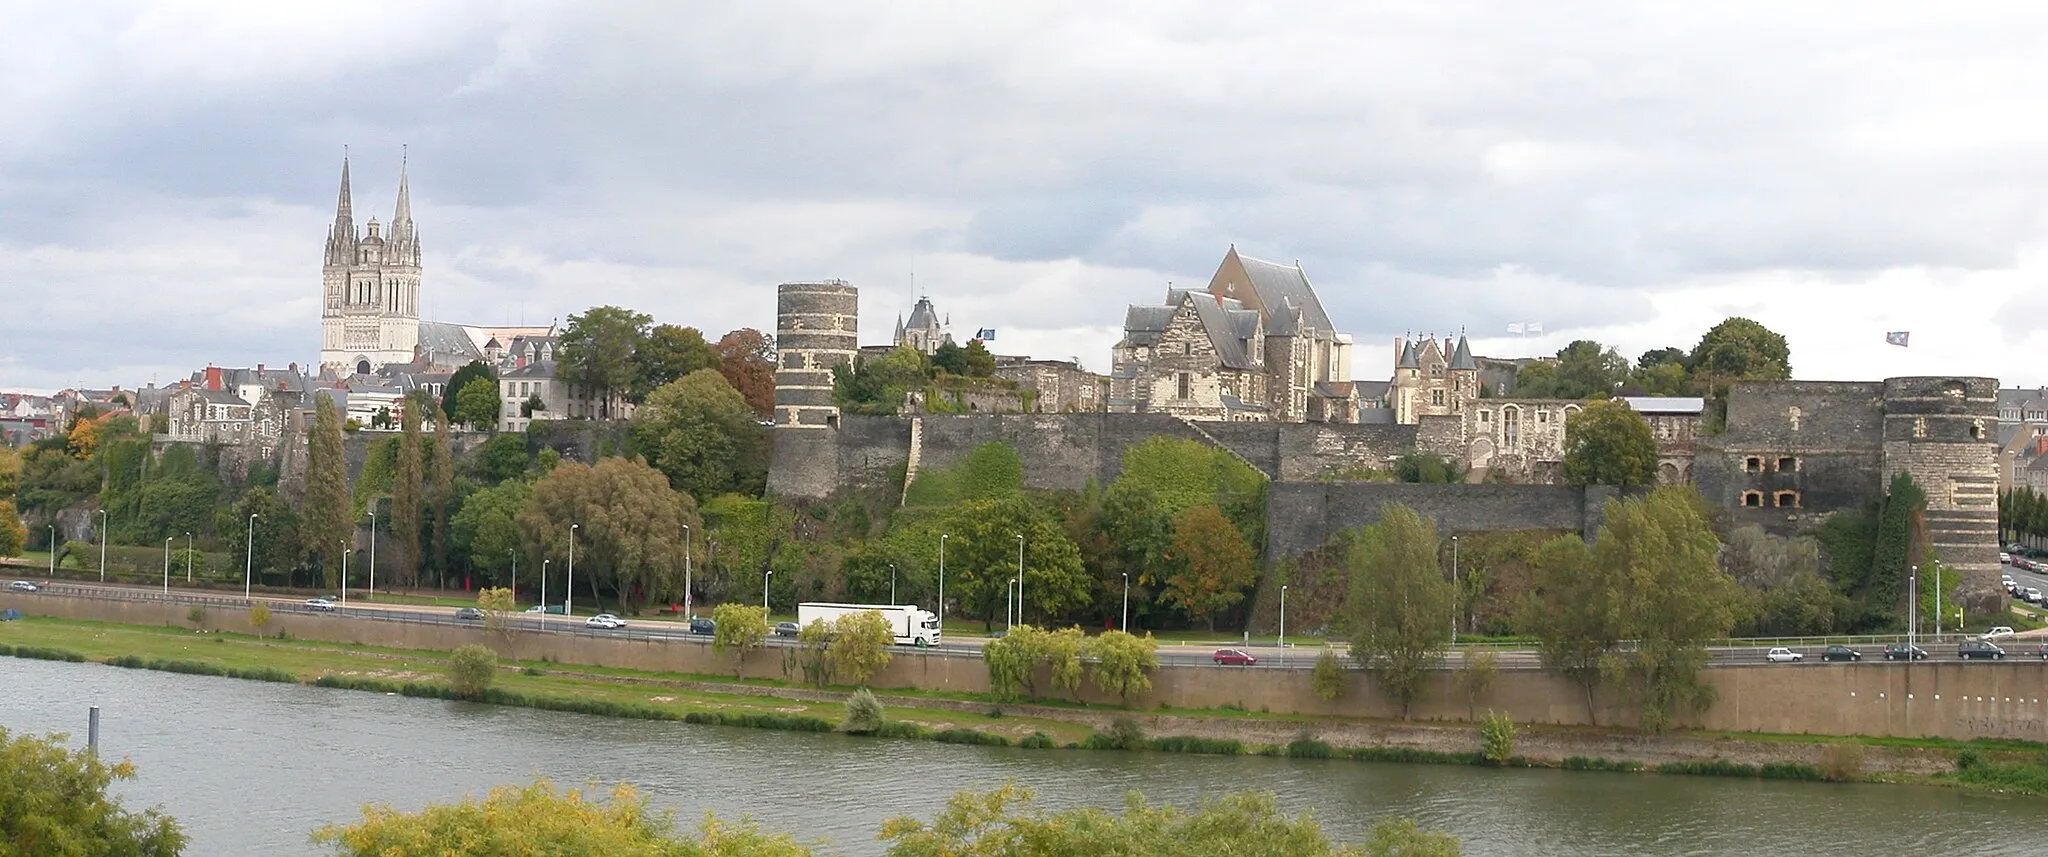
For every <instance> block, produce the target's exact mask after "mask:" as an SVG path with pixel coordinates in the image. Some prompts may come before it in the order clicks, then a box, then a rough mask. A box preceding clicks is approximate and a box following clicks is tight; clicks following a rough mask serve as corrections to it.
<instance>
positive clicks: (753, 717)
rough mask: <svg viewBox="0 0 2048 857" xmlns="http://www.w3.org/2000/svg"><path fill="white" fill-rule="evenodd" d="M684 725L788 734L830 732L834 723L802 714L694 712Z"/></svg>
mask: <svg viewBox="0 0 2048 857" xmlns="http://www.w3.org/2000/svg"><path fill="white" fill-rule="evenodd" d="M683 722H684V723H699V724H708V725H711V726H741V727H745V728H748V729H780V730H783V731H786V732H830V731H832V721H830V720H826V719H824V718H822V717H811V716H809V715H802V714H744V713H735V712H728V711H692V712H690V713H689V714H686V715H684V716H683Z"/></svg>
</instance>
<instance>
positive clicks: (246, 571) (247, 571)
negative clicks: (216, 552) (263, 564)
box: [242, 514, 262, 601]
mask: <svg viewBox="0 0 2048 857" xmlns="http://www.w3.org/2000/svg"><path fill="white" fill-rule="evenodd" d="M259 517H262V516H261V515H258V514H251V515H249V549H248V551H247V552H246V553H245V554H243V555H244V556H246V557H248V559H247V560H246V562H247V563H248V564H247V565H245V566H243V567H242V600H243V601H247V600H249V584H250V583H252V582H254V581H255V580H256V519H257V518H259Z"/></svg>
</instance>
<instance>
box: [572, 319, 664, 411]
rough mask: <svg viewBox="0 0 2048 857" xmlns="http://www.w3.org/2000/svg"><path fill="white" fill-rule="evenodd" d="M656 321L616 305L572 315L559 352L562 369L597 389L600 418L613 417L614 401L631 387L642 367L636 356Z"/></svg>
mask: <svg viewBox="0 0 2048 857" xmlns="http://www.w3.org/2000/svg"><path fill="white" fill-rule="evenodd" d="M652 323H654V318H653V317H652V316H649V315H646V314H643V313H637V312H634V311H632V310H629V309H625V308H623V307H615V306H598V307H591V308H590V309H587V310H584V311H583V312H582V313H579V314H576V315H571V316H569V323H568V325H567V326H566V327H564V328H563V330H562V335H561V339H560V341H561V344H562V348H561V350H560V351H559V352H557V357H558V360H559V365H560V368H561V372H562V375H563V377H564V378H566V379H568V380H569V382H570V383H573V384H577V385H580V386H582V387H583V388H584V389H587V390H594V391H596V392H597V394H598V395H597V399H598V418H599V419H607V420H608V419H611V417H612V402H613V401H614V400H615V399H617V398H618V397H619V396H620V394H622V393H624V392H626V391H628V390H630V389H631V387H632V385H633V382H634V377H635V375H636V373H637V371H638V368H639V367H638V366H637V365H636V363H635V362H634V358H633V355H634V353H635V352H637V351H638V350H639V348H640V346H641V344H642V343H644V342H646V341H647V326H648V325H650V324H652Z"/></svg>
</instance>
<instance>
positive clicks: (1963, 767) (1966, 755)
mask: <svg viewBox="0 0 2048 857" xmlns="http://www.w3.org/2000/svg"><path fill="white" fill-rule="evenodd" d="M1983 762H1984V757H1982V756H1979V755H1977V751H1975V750H1958V751H1956V770H1957V771H1967V770H1969V769H1971V768H1974V767H1977V766H1978V765H1980V764H1983Z"/></svg>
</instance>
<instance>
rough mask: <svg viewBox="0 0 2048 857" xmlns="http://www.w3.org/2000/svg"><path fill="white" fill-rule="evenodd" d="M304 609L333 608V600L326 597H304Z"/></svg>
mask: <svg viewBox="0 0 2048 857" xmlns="http://www.w3.org/2000/svg"><path fill="white" fill-rule="evenodd" d="M306 609H308V610H333V609H334V602H333V601H330V600H328V599H325V598H308V599H306Z"/></svg>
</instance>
